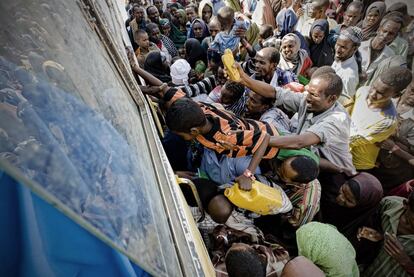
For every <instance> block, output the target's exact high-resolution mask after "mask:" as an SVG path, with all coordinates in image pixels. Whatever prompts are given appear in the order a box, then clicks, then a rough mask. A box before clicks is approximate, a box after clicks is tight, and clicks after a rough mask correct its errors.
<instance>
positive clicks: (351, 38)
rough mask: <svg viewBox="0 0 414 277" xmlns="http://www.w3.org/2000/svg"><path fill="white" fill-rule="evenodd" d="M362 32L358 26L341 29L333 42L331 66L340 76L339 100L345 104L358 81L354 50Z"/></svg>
mask: <svg viewBox="0 0 414 277" xmlns="http://www.w3.org/2000/svg"><path fill="white" fill-rule="evenodd" d="M361 40H362V32H361V29H360V28H358V27H349V28H347V29H345V30H342V31H341V33H340V35H339V37H338V39H337V41H336V44H335V60H334V62H333V64H332V68H333V69H334V70H335V73H336V74H338V76H341V79H342V83H343V89H342V94H341V97H340V98H339V100H338V101H339V102H340V103H341V104H342V105H344V106H345V105H346V104H347V103H348V102H349V101H350V99H351V98H352V97H353V96H354V95H355V92H356V89H357V86H358V83H359V74H358V63H357V61H356V58H355V52H356V51H357V50H358V47H359V46H360V44H361Z"/></svg>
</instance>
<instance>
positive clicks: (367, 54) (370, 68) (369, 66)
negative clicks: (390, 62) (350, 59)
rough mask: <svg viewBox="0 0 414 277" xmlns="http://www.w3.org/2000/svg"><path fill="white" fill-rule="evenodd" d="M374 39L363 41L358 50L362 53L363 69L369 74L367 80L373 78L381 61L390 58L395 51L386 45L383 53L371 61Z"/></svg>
mask: <svg viewBox="0 0 414 277" xmlns="http://www.w3.org/2000/svg"><path fill="white" fill-rule="evenodd" d="M372 40H373V38H372V39H369V40H366V41H363V42H361V46H359V48H358V50H359V52H360V53H361V57H362V61H361V66H362V69H363V70H364V71H365V73H366V74H367V80H370V79H371V76H372V75H373V74H374V72H375V70H376V69H377V67H378V65H379V63H380V62H382V61H383V60H385V59H386V58H389V57H391V56H394V55H395V54H394V51H392V49H391V48H390V47H388V46H387V45H385V47H384V49H382V51H381V54H379V55H378V57H377V58H376V59H375V60H373V61H371V50H372V48H371V41H372Z"/></svg>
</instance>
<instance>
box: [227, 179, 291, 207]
mask: <svg viewBox="0 0 414 277" xmlns="http://www.w3.org/2000/svg"><path fill="white" fill-rule="evenodd" d="M224 195H225V196H226V197H227V198H228V199H229V200H230V202H231V203H233V204H234V205H236V206H237V207H239V208H242V209H246V210H249V211H252V212H254V213H257V214H260V215H268V214H271V213H272V212H274V211H275V210H278V209H280V208H281V207H282V205H283V200H282V195H281V193H280V191H279V190H277V189H275V188H272V187H270V186H267V185H265V184H263V183H260V182H258V181H253V183H252V189H251V190H250V191H244V190H241V189H240V188H239V185H238V184H237V183H235V184H234V185H233V186H232V187H230V188H226V190H225V191H224Z"/></svg>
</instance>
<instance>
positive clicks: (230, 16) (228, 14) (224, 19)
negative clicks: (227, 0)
mask: <svg viewBox="0 0 414 277" xmlns="http://www.w3.org/2000/svg"><path fill="white" fill-rule="evenodd" d="M217 18H218V20H219V22H220V25H221V30H226V31H227V30H230V29H231V27H232V25H233V20H234V10H233V9H232V8H230V7H227V6H225V7H222V8H220V9H219V11H218V13H217Z"/></svg>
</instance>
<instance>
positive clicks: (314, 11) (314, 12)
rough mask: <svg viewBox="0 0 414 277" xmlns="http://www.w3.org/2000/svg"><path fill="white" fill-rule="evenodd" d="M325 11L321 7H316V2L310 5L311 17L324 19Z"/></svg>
mask: <svg viewBox="0 0 414 277" xmlns="http://www.w3.org/2000/svg"><path fill="white" fill-rule="evenodd" d="M322 14H323V9H322V8H321V7H318V6H316V4H315V3H314V2H312V3H311V4H310V5H309V17H310V18H315V19H320V18H322Z"/></svg>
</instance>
